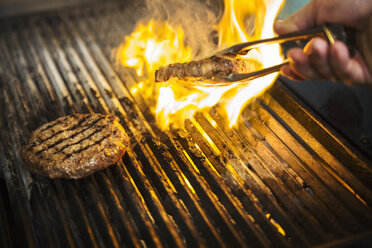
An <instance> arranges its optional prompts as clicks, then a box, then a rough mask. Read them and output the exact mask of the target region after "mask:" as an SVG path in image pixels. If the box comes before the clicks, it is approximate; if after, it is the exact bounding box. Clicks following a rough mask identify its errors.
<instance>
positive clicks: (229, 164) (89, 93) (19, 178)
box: [0, 2, 372, 247]
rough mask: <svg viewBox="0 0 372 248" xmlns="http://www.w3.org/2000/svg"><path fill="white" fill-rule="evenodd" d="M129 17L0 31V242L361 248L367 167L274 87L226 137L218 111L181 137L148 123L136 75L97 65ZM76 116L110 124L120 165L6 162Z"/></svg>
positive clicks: (112, 11) (73, 19) (40, 20)
mask: <svg viewBox="0 0 372 248" xmlns="http://www.w3.org/2000/svg"><path fill="white" fill-rule="evenodd" d="M138 7H139V6H129V7H128V5H126V4H125V3H121V2H109V3H100V4H95V5H89V6H85V7H83V8H81V9H80V8H79V9H76V8H75V9H66V10H59V11H56V12H50V13H47V14H42V15H36V16H35V15H31V16H24V17H17V18H13V19H7V20H6V21H2V22H1V24H0V85H1V90H0V102H1V103H0V115H1V117H2V118H1V120H0V137H1V143H0V158H1V160H0V163H1V164H0V165H1V171H0V175H1V177H0V183H1V185H0V186H1V190H0V193H1V194H0V197H1V199H0V221H1V223H2V224H1V225H0V246H1V247H10V246H16V247H24V246H28V247H199V246H200V247H271V246H275V247H292V246H294V247H304V246H317V245H319V246H325V247H333V246H339V247H345V246H346V245H356V244H358V245H360V246H361V247H363V246H365V247H367V246H368V244H370V242H371V237H372V211H371V207H372V193H371V189H372V168H371V158H370V157H369V156H368V155H367V154H362V153H361V152H360V151H358V149H356V148H355V147H353V146H352V145H351V144H350V143H348V142H347V140H344V139H343V138H342V136H341V135H339V134H338V133H336V132H335V131H334V130H333V129H332V128H331V127H330V126H328V125H327V124H326V123H325V122H324V121H322V119H321V118H320V117H318V116H317V115H316V113H314V112H312V111H311V109H309V108H307V107H306V104H304V103H303V102H302V101H301V99H299V98H298V97H296V95H294V94H293V93H292V91H291V90H290V89H289V88H288V87H287V86H286V84H284V83H283V82H282V80H281V79H279V80H277V82H276V83H275V85H274V86H273V87H272V88H271V89H270V90H269V91H267V92H266V93H265V94H264V95H262V96H260V97H258V98H256V99H255V100H254V101H253V102H252V103H251V104H250V105H249V106H248V107H246V108H245V110H244V111H243V114H242V115H241V116H240V118H239V120H238V125H237V127H234V128H228V127H226V125H225V121H224V116H222V114H221V112H220V111H218V106H216V107H214V108H212V109H211V110H210V111H209V113H198V114H196V116H195V118H194V119H193V120H186V122H185V128H184V129H176V128H173V127H171V128H170V129H169V131H161V130H160V129H159V128H158V127H157V125H156V122H155V119H154V115H153V114H152V112H151V111H150V109H149V106H151V105H150V104H153V103H149V102H148V100H147V99H144V98H143V97H142V96H141V95H140V94H131V93H130V90H129V89H130V88H131V87H132V86H133V85H135V83H136V82H137V81H138V78H136V76H135V75H134V74H133V73H132V72H131V71H130V70H127V69H125V68H116V67H115V66H114V65H113V63H112V62H111V59H110V57H111V53H112V50H113V48H115V47H117V46H118V43H117V42H121V41H122V38H123V37H124V35H125V34H127V33H128V32H129V31H130V29H131V28H132V27H133V25H134V23H135V20H138V18H134V17H135V16H138V15H139V14H140V8H138ZM133 9H136V10H137V11H135V12H134V11H133ZM131 20H132V21H131ZM75 112H77V113H89V112H98V113H113V114H115V115H116V116H118V117H119V118H120V121H121V123H122V125H123V127H124V129H125V130H126V132H127V133H128V135H129V136H130V146H129V147H128V150H127V152H126V154H125V155H124V157H123V158H122V160H121V161H120V162H119V163H118V164H117V165H114V166H111V167H109V168H108V169H106V170H104V171H101V172H98V173H96V174H94V175H92V176H89V177H87V178H85V179H82V180H63V179H57V180H49V179H46V178H41V177H38V176H35V175H31V174H30V173H29V172H28V171H27V170H26V169H25V167H24V162H23V161H22V159H21V157H20V155H19V149H20V147H21V146H22V145H24V144H25V143H26V142H27V141H28V138H29V136H30V133H31V131H32V130H34V129H35V128H37V127H38V126H40V125H41V124H43V123H45V122H47V121H52V120H54V119H56V118H57V117H60V116H63V115H67V114H70V113H75Z"/></svg>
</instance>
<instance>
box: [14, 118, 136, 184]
mask: <svg viewBox="0 0 372 248" xmlns="http://www.w3.org/2000/svg"><path fill="white" fill-rule="evenodd" d="M128 143H129V139H128V136H127V135H126V133H125V131H124V129H123V127H122V126H121V125H120V123H119V121H118V118H117V117H115V116H113V115H101V114H73V115H70V116H64V117H61V118H58V119H57V120H54V121H52V122H50V123H46V124H44V125H42V126H41V127H39V128H37V129H36V130H35V131H33V132H32V134H31V137H30V140H29V143H28V144H27V145H25V146H23V147H22V149H21V155H22V158H23V160H24V161H25V162H26V167H27V168H28V169H29V170H30V171H31V172H33V173H36V174H39V175H42V176H45V177H49V178H69V179H77V178H82V177H85V176H88V175H90V174H92V173H94V172H96V171H98V170H102V169H104V168H107V167H108V166H110V165H112V164H114V163H116V162H117V161H118V160H119V159H120V158H121V157H122V156H123V154H124V152H125V149H126V146H127V145H128Z"/></svg>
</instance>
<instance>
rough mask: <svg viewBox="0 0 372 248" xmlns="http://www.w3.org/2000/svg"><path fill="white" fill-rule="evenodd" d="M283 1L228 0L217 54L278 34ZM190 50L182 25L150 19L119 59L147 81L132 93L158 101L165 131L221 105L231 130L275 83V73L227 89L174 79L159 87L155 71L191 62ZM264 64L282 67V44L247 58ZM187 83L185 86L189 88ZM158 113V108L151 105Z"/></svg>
mask: <svg viewBox="0 0 372 248" xmlns="http://www.w3.org/2000/svg"><path fill="white" fill-rule="evenodd" d="M282 2H283V0H254V1H244V0H226V1H225V11H224V16H223V17H222V19H221V21H220V22H219V23H218V25H217V26H216V29H217V31H218V35H219V43H218V50H220V49H222V48H225V47H228V46H231V45H233V44H236V43H240V42H245V41H249V40H255V39H259V38H268V37H272V36H274V33H273V31H272V24H273V22H274V18H275V16H276V13H277V12H278V10H279V8H280V6H281V4H282ZM191 54H192V51H191V48H190V47H188V46H186V45H185V44H184V32H183V30H182V28H181V27H180V26H178V27H172V26H171V25H170V24H169V23H167V22H159V21H154V20H152V21H150V22H149V23H147V24H146V25H144V24H140V25H138V26H137V28H136V30H135V31H134V32H133V33H132V34H131V35H130V36H128V37H126V39H125V42H124V43H123V44H122V45H121V46H120V47H119V49H118V53H117V60H118V62H120V64H121V65H123V66H126V67H132V68H134V69H135V70H136V72H137V75H138V76H140V77H141V78H143V77H145V79H144V80H142V81H141V82H139V83H138V84H137V85H136V86H135V87H133V88H132V89H131V92H132V94H137V93H138V92H140V93H141V94H142V95H143V96H144V97H145V98H150V99H149V100H150V102H151V100H152V99H151V98H156V99H157V104H156V109H155V110H154V111H155V113H156V119H157V122H158V125H159V126H160V127H161V128H163V129H165V128H167V127H168V126H169V125H170V124H173V125H175V126H176V127H182V126H183V122H184V120H185V119H186V118H192V117H193V115H194V114H195V112H196V111H203V110H208V109H209V108H210V107H212V106H214V105H216V104H217V103H223V105H224V106H225V109H226V112H227V116H228V121H229V124H230V126H232V125H234V124H235V123H236V120H237V118H238V116H239V114H240V113H241V111H242V109H243V107H244V106H245V105H246V104H247V103H248V101H249V100H250V99H251V98H253V97H255V96H257V95H259V94H261V93H262V92H263V91H264V90H265V89H266V88H267V87H269V86H270V85H271V84H272V82H273V81H274V79H275V77H276V74H270V75H267V76H265V77H262V78H259V79H255V80H252V81H250V82H248V83H244V84H240V85H239V84H237V85H231V86H225V87H202V86H194V87H191V86H190V85H187V82H180V80H175V79H171V80H169V81H168V82H167V83H166V84H164V85H162V84H157V83H154V74H155V71H156V69H158V68H159V67H161V66H164V65H167V64H171V63H176V62H177V63H182V62H186V61H190V60H191V59H192V56H191ZM247 56H248V57H250V58H252V57H253V58H255V59H257V60H259V61H260V62H261V63H262V64H263V65H264V66H265V67H267V66H270V65H273V64H277V63H280V62H281V61H282V60H283V59H282V58H281V57H280V52H279V46H278V45H272V46H269V47H264V48H261V49H259V50H252V51H250V52H249V53H248V55H247ZM185 85H186V86H185ZM150 107H152V109H154V108H153V107H154V106H150Z"/></svg>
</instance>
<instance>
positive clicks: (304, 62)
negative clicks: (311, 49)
mask: <svg viewBox="0 0 372 248" xmlns="http://www.w3.org/2000/svg"><path fill="white" fill-rule="evenodd" d="M288 58H289V65H290V67H291V70H292V71H293V72H294V73H295V74H296V75H298V76H299V77H301V78H305V79H313V80H324V79H325V78H324V77H323V76H322V75H321V74H320V73H319V72H318V71H316V70H315V69H314V67H313V66H312V65H311V63H310V61H309V58H308V56H307V54H305V53H304V52H303V51H302V49H300V48H293V49H290V50H289V51H288Z"/></svg>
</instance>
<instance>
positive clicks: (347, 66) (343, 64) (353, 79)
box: [330, 41, 371, 85]
mask: <svg viewBox="0 0 372 248" xmlns="http://www.w3.org/2000/svg"><path fill="white" fill-rule="evenodd" d="M330 55H331V60H330V62H331V65H332V67H333V68H334V71H335V72H337V74H338V75H339V76H340V78H341V79H342V81H344V82H345V83H346V84H348V85H364V84H366V83H368V82H370V81H371V74H370V72H369V71H368V68H367V66H366V64H365V62H364V61H363V59H362V58H361V56H360V54H356V55H355V57H353V58H350V54H349V50H348V48H347V46H346V45H345V44H344V43H343V42H340V41H336V42H335V43H334V44H333V45H332V46H331V47H330Z"/></svg>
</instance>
